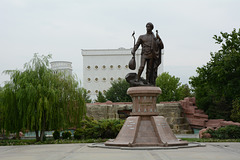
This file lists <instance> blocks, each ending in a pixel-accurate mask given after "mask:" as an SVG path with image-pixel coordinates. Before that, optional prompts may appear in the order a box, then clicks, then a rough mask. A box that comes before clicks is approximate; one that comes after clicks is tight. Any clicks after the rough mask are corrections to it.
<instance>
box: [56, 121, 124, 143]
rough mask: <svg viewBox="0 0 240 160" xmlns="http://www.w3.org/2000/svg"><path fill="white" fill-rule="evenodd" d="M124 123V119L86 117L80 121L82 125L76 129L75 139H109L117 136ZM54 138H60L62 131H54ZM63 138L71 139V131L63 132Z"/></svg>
mask: <svg viewBox="0 0 240 160" xmlns="http://www.w3.org/2000/svg"><path fill="white" fill-rule="evenodd" d="M123 124H124V120H116V119H104V120H98V121H96V120H93V119H91V118H88V117H87V118H86V119H85V120H82V121H81V122H80V127H79V128H77V129H76V130H75V131H74V139H98V138H102V139H105V138H106V139H107V138H115V137H116V136H117V134H118V133H119V131H120V130H121V128H122V126H123ZM53 137H54V139H59V138H60V132H59V131H55V132H54V133H53ZM62 137H63V139H71V132H67V131H65V132H63V134H62Z"/></svg>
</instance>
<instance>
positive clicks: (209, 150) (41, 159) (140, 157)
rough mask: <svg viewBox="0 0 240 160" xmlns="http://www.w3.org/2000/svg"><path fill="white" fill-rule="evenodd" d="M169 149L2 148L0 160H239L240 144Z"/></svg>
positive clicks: (77, 146)
mask: <svg viewBox="0 0 240 160" xmlns="http://www.w3.org/2000/svg"><path fill="white" fill-rule="evenodd" d="M205 144H206V147H196V148H182V149H169V150H120V149H105V148H89V147H88V146H87V145H88V144H56V145H55V144H51V145H27V146H0V160H239V159H240V143H205Z"/></svg>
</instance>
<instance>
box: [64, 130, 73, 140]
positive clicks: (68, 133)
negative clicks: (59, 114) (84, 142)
mask: <svg viewBox="0 0 240 160" xmlns="http://www.w3.org/2000/svg"><path fill="white" fill-rule="evenodd" d="M71 136H72V133H71V132H70V131H64V132H63V133H62V138H63V139H71Z"/></svg>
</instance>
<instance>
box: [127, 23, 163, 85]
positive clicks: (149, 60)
mask: <svg viewBox="0 0 240 160" xmlns="http://www.w3.org/2000/svg"><path fill="white" fill-rule="evenodd" d="M153 28H154V26H153V24H152V23H150V22H149V23H147V24H146V30H147V33H146V34H144V35H141V36H139V38H138V41H137V43H136V45H135V46H134V48H133V49H132V54H133V56H135V52H136V50H137V49H138V47H139V46H140V45H141V47H142V52H141V62H140V67H139V70H138V74H137V78H136V80H135V81H136V83H135V85H137V83H138V82H139V81H140V79H141V75H142V72H143V70H144V67H145V65H146V66H147V69H146V81H147V83H145V84H146V85H155V80H156V78H157V70H158V66H159V65H160V64H161V50H162V49H163V48H164V46H163V42H162V40H161V38H160V37H159V35H158V31H157V30H156V37H155V35H154V33H153V32H152V30H153ZM139 84H140V83H139Z"/></svg>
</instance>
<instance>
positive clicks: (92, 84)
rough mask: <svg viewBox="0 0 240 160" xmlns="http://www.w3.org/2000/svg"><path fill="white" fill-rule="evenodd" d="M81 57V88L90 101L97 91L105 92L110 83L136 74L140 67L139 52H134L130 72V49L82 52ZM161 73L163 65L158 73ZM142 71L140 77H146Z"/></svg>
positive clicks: (94, 97)
mask: <svg viewBox="0 0 240 160" xmlns="http://www.w3.org/2000/svg"><path fill="white" fill-rule="evenodd" d="M82 56H83V87H84V88H85V89H86V90H87V92H88V94H89V95H90V97H91V99H92V100H94V99H96V95H97V94H98V92H99V91H101V92H102V93H104V92H106V91H107V90H108V89H109V88H110V87H111V81H113V80H118V79H125V76H126V75H127V74H128V73H131V72H133V73H137V72H138V68H139V65H140V56H141V50H137V51H136V69H135V70H130V69H129V68H128V63H129V61H130V59H131V58H132V55H131V49H124V48H119V49H94V50H84V49H83V50H82ZM162 72H163V63H162V64H161V65H160V67H159V70H158V73H162ZM145 73H146V70H145V69H144V71H143V73H142V77H144V78H145V77H146V74H145Z"/></svg>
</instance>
